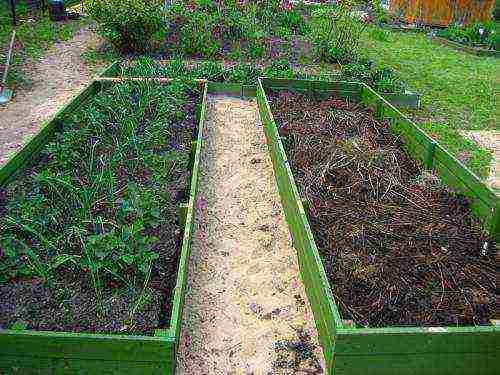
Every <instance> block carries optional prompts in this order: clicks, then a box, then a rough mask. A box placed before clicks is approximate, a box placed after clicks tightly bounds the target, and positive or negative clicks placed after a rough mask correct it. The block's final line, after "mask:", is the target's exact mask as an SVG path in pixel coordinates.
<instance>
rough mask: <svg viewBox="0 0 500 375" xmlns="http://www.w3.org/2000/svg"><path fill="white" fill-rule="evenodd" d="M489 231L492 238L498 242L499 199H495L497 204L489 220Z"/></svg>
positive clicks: (499, 239)
mask: <svg viewBox="0 0 500 375" xmlns="http://www.w3.org/2000/svg"><path fill="white" fill-rule="evenodd" d="M490 233H491V235H492V237H493V239H494V240H495V241H496V242H497V243H499V242H500V200H497V205H496V207H495V214H494V215H493V220H492V221H491V230H490Z"/></svg>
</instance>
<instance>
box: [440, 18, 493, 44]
mask: <svg viewBox="0 0 500 375" xmlns="http://www.w3.org/2000/svg"><path fill="white" fill-rule="evenodd" d="M437 35H438V36H440V37H443V38H446V39H450V40H452V41H455V42H458V43H462V44H467V45H470V46H479V47H481V46H483V47H484V46H486V47H487V48H489V49H496V50H499V49H500V45H499V38H498V32H497V28H496V25H495V23H494V22H493V21H489V22H474V23H473V24H471V25H469V26H465V27H461V26H458V25H453V26H450V27H448V28H446V29H444V30H440V31H438V33H437Z"/></svg>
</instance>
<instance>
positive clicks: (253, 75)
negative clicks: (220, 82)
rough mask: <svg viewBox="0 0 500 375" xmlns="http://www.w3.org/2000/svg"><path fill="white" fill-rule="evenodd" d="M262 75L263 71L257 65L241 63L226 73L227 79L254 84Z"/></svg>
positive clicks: (243, 83) (244, 83)
mask: <svg viewBox="0 0 500 375" xmlns="http://www.w3.org/2000/svg"><path fill="white" fill-rule="evenodd" d="M261 75H262V71H261V70H260V69H259V68H257V67H256V66H254V65H252V64H239V65H236V66H234V67H232V68H231V69H229V71H228V72H227V74H226V80H227V81H228V82H234V83H240V84H242V85H254V84H255V83H256V82H257V79H258V78H259V76H261Z"/></svg>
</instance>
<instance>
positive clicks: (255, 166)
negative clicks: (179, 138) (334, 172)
mask: <svg viewBox="0 0 500 375" xmlns="http://www.w3.org/2000/svg"><path fill="white" fill-rule="evenodd" d="M207 133H208V136H207V139H206V141H205V144H204V149H203V156H202V172H201V173H202V174H201V180H200V184H201V185H200V194H199V201H198V214H197V215H198V216H197V231H196V233H195V236H194V240H193V249H192V255H191V263H190V274H189V280H188V289H187V295H186V307H185V310H184V326H183V329H182V339H181V344H180V349H179V352H180V353H179V357H178V371H177V373H178V374H189V375H194V374H306V373H308V374H315V373H316V374H319V373H323V370H322V369H323V368H324V363H323V361H324V360H323V357H322V352H321V348H320V347H319V345H318V341H317V333H316V329H315V328H314V320H313V317H312V313H311V310H310V307H309V303H308V301H307V297H306V294H305V291H304V287H303V284H302V282H301V280H300V276H299V271H298V264H297V257H296V253H295V250H294V249H293V248H292V246H291V243H290V240H289V233H288V229H287V226H286V222H285V219H284V216H283V213H282V208H281V203H280V200H279V195H278V191H277V188H276V185H275V182H274V175H273V170H272V164H271V159H270V157H269V156H268V154H267V147H266V143H265V136H264V132H263V129H262V128H261V126H260V120H259V119H258V110H257V105H256V102H255V100H242V99H237V98H229V97H222V96H216V97H211V98H209V101H208V108H207ZM308 336H310V337H308ZM297 352H300V354H301V355H305V356H306V357H308V359H307V360H304V361H302V362H301V364H300V366H298V367H294V366H293V360H294V358H295V356H296V354H297ZM287 367H288V368H287ZM318 368H319V369H318ZM304 370H306V372H304ZM307 370H309V371H307Z"/></svg>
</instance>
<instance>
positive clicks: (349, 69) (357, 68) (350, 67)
mask: <svg viewBox="0 0 500 375" xmlns="http://www.w3.org/2000/svg"><path fill="white" fill-rule="evenodd" d="M341 70H342V74H343V75H344V76H345V77H347V78H349V79H352V80H355V81H360V82H365V83H367V82H369V81H370V79H371V69H370V67H369V66H368V65H367V64H363V63H361V62H359V61H354V62H351V63H349V64H345V65H342V68H341Z"/></svg>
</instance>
